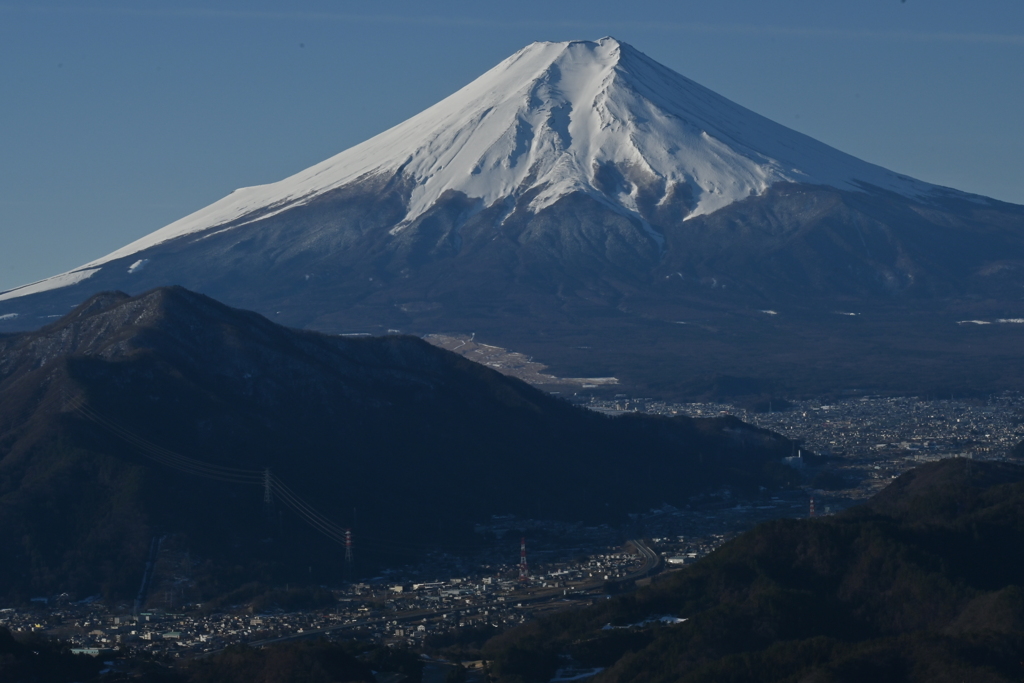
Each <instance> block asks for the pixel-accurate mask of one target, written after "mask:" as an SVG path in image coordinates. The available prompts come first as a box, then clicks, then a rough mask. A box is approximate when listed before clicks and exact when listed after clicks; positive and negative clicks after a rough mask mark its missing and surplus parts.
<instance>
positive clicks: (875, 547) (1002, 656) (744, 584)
mask: <svg viewBox="0 0 1024 683" xmlns="http://www.w3.org/2000/svg"><path fill="white" fill-rule="evenodd" d="M1022 562H1024V467H1021V466H1019V465H1011V464H1003V463H985V462H971V461H969V460H945V461H941V462H937V463H932V464H928V465H924V466H921V467H919V468H917V469H915V470H912V471H911V472H908V473H907V474H904V475H903V476H901V477H900V478H899V479H898V480H896V481H895V482H894V483H893V484H892V485H890V486H889V487H888V488H886V489H885V490H884V491H882V492H881V493H879V494H878V495H876V496H875V497H874V498H873V499H872V500H871V501H869V502H868V503H867V504H865V505H861V506H858V507H855V508H850V509H849V510H846V511H845V512H843V513H842V514H839V515H836V516H834V517H827V518H820V519H814V520H779V521H774V522H768V523H765V524H762V525H760V526H759V527H757V528H755V529H754V530H752V531H750V532H748V533H746V534H743V535H742V536H740V537H738V538H736V539H735V540H733V541H731V542H729V543H727V544H725V545H724V546H722V547H721V548H720V549H719V550H717V551H716V552H714V553H713V554H711V555H710V556H708V557H707V558H705V559H703V560H701V561H699V562H698V563H696V564H695V565H693V566H691V567H688V568H686V569H684V570H682V571H679V572H677V573H673V574H671V575H669V576H666V577H664V580H663V581H661V582H660V583H656V584H655V585H654V586H652V587H650V588H648V589H644V590H641V591H640V592H638V593H636V594H634V595H629V596H625V597H622V598H619V599H616V600H612V601H609V602H607V603H603V604H601V605H599V606H596V607H593V608H591V609H589V610H583V611H576V612H572V613H566V614H562V615H558V616H555V617H552V618H551V619H548V620H545V621H542V622H539V623H535V624H529V625H526V626H523V627H521V628H519V629H517V630H515V631H512V632H509V633H507V634H505V635H503V636H499V637H498V638H496V639H493V640H492V641H491V642H490V643H489V644H488V645H487V648H488V649H489V651H490V655H491V656H492V657H494V658H495V659H496V668H497V669H498V671H499V680H502V681H539V680H548V678H550V672H551V671H553V667H554V666H557V663H558V661H559V660H558V655H559V654H562V653H566V652H567V653H571V654H572V655H573V656H574V657H575V658H576V660H577V661H578V662H579V663H580V664H582V665H583V666H591V667H605V670H604V671H603V672H602V673H601V674H599V675H598V676H597V677H596V678H595V679H593V680H594V683H610V682H611V681H617V682H625V681H644V682H645V683H647V682H649V683H656V682H661V681H684V682H695V681H702V682H703V681H733V682H735V683H740V682H746V681H749V682H750V683H754V682H755V681H756V682H757V683H774V682H779V683H781V682H782V681H787V682H789V681H823V682H824V681H828V682H835V683H839V682H844V683H845V682H849V683H854V682H858V681H865V680H876V681H922V682H923V681H950V682H953V681H961V680H971V681H1017V680H1020V676H1021V664H1020V657H1019V655H1020V652H1021V651H1022V648H1024V589H1022V588H1021V572H1020V567H1021V566H1022ZM663 615H674V616H677V617H681V618H684V619H686V621H684V622H682V623H679V624H673V625H664V624H660V623H659V624H650V623H648V624H647V625H641V626H630V625H633V624H639V623H640V622H643V621H645V620H648V619H651V618H652V617H654V618H657V617H661V616H663ZM609 624H610V625H611V626H613V627H614V626H621V627H622V628H611V627H609V628H606V625H609Z"/></svg>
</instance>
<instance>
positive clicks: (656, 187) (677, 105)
mask: <svg viewBox="0 0 1024 683" xmlns="http://www.w3.org/2000/svg"><path fill="white" fill-rule="evenodd" d="M396 174H399V175H401V176H403V177H404V178H405V179H406V180H407V181H408V182H409V184H410V186H411V187H412V191H411V194H410V196H409V197H408V198H407V206H406V213H405V216H404V218H403V219H402V220H401V221H400V222H399V223H398V224H396V225H395V226H393V227H392V228H391V232H392V233H397V232H399V231H401V230H403V229H404V228H405V227H406V226H408V225H409V224H410V223H412V222H413V221H414V220H415V219H417V218H419V217H420V216H422V215H423V214H424V213H425V212H427V211H428V210H429V209H430V208H431V207H433V206H435V205H436V204H437V202H438V201H439V200H440V199H441V198H442V197H443V196H445V195H446V193H448V192H451V191H454V192H458V193H462V194H464V195H466V196H467V197H468V198H470V199H472V200H473V208H472V209H471V211H470V213H473V212H476V211H479V210H482V209H484V208H487V207H492V206H494V205H495V204H499V203H501V204H503V205H504V206H505V207H507V208H506V213H510V212H511V211H512V210H513V209H514V208H516V205H517V202H518V201H519V200H520V199H521V198H523V197H524V196H525V195H527V194H529V199H528V206H527V208H528V209H529V210H531V211H533V212H537V211H540V210H543V209H545V208H547V207H550V206H551V205H553V204H554V203H555V202H556V201H558V200H559V199H560V198H562V197H565V196H567V195H569V194H571V193H574V192H583V193H585V194H587V195H589V196H591V197H593V198H595V199H597V200H598V201H600V202H602V203H604V204H606V205H607V206H609V207H610V208H612V209H613V210H615V211H618V212H621V213H624V214H626V215H630V216H635V217H637V218H639V219H640V220H641V221H642V222H643V223H644V225H645V229H647V230H648V232H649V234H650V235H651V236H652V237H653V238H654V239H655V240H656V241H659V242H660V240H661V236H660V235H659V234H658V233H657V232H656V231H653V230H651V229H650V226H649V225H648V218H649V217H648V216H647V215H646V214H647V213H649V211H646V210H645V207H644V204H647V205H654V206H657V205H661V204H663V203H665V202H666V201H669V200H672V199H676V198H680V197H683V198H685V201H686V202H687V205H688V206H687V212H686V216H685V217H686V218H692V217H696V216H700V215H705V214H709V213H713V212H715V211H717V210H719V209H721V208H723V207H725V206H728V205H730V204H732V203H734V202H737V201H740V200H742V199H745V198H747V197H750V196H756V195H760V194H762V193H763V192H764V191H765V190H766V189H767V188H768V187H769V186H771V185H773V184H775V183H779V182H794V183H807V184H812V185H827V186H832V187H835V188H839V189H847V190H858V189H863V188H864V187H865V186H872V187H876V188H882V189H885V190H890V191H893V192H896V193H899V194H902V195H905V196H908V197H916V198H920V197H924V196H926V195H927V194H929V193H930V192H932V191H935V190H937V189H938V188H936V187H935V186H932V185H929V184H927V183H923V182H920V181H916V180H913V179H911V178H907V177H905V176H900V175H898V174H895V173H892V172H889V171H887V170H885V169H883V168H881V167H878V166H875V165H872V164H868V163H866V162H863V161H860V160H858V159H856V158H854V157H852V156H850V155H847V154H844V153H842V152H839V151H838V150H835V149H832V148H830V147H828V146H827V145H824V144H822V143H820V142H817V141H815V140H813V139H811V138H809V137H807V136H805V135H803V134H800V133H797V132H796V131H793V130H790V129H788V128H786V127H784V126H781V125H779V124H776V123H774V122H772V121H769V120H768V119H766V118H764V117H762V116H759V115H757V114H755V113H753V112H751V111H749V110H747V109H744V108H743V107H741V106H739V105H737V104H735V103H733V102H730V101H729V100H727V99H725V98H723V97H721V96H719V95H717V94H715V93H713V92H711V91H710V90H708V89H706V88H704V87H702V86H700V85H698V84H696V83H694V82H693V81H691V80H689V79H687V78H685V77H683V76H681V75H679V74H677V73H675V72H674V71H672V70H670V69H668V68H666V67H664V66H662V65H660V64H658V63H657V62H654V61H653V60H651V59H650V58H648V57H647V56H646V55H644V54H642V53H641V52H639V51H637V50H636V49H634V48H632V47H631V46H629V45H626V44H624V43H621V42H619V41H617V40H615V39H613V38H604V39H601V40H599V41H597V42H587V41H574V42H564V43H534V44H532V45H529V46H527V47H526V48H524V49H522V50H520V51H519V52H517V53H516V54H514V55H512V56H511V57H509V58H508V59H506V60H505V61H503V62H502V63H500V64H498V65H497V66H496V67H494V68H493V69H491V70H490V71H488V72H487V73H485V74H483V75H482V76H480V77H479V78H478V79H476V80H475V81H473V82H472V83H470V84H469V85H467V86H466V87H464V88H463V89H461V90H459V91H458V92H456V93H455V94H453V95H451V96H449V97H448V98H446V99H444V100H442V101H441V102H439V103H438V104H436V105H434V106H433V107H430V108H429V109H427V110H425V111H423V112H422V113H420V114H418V115H417V116H414V117H412V118H411V119H409V120H407V121H405V122H404V123H401V124H399V125H398V126H395V127H394V128H392V129H390V130H388V131H385V132H384V133H381V134H380V135H377V136H376V137H374V138H371V139H370V140H367V141H366V142H364V143H362V144H359V145H356V146H355V147H352V148H351V149H348V150H346V151H344V152H342V153H340V154H338V155H336V156H334V157H332V158H330V159H328V160H326V161H324V162H322V163H320V164H317V165H315V166H312V167H310V168H308V169H306V170H304V171H302V172H300V173H297V174H295V175H294V176H292V177H290V178H287V179H285V180H282V181H280V182H277V183H273V184H269V185H262V186H257V187H248V188H243V189H239V190H236V191H235V192H233V193H232V194H230V195H229V196H227V197H225V198H224V199H222V200H220V201H218V202H216V203H214V204H212V205H210V206H208V207H206V208H204V209H201V210H200V211H197V212H195V213H193V214H191V215H189V216H186V217H185V218H182V219H181V220H179V221H176V222H174V223H172V224H170V225H168V226H166V227H164V228H162V229H160V230H157V231H156V232H154V233H152V234H150V235H147V236H146V237H143V238H142V239H140V240H137V241H135V242H132V243H131V244H128V245H126V246H125V247H123V248H121V249H118V250H117V251H115V252H113V253H111V254H108V255H107V256H104V257H102V258H100V259H97V260H96V261H93V262H91V263H89V264H86V265H85V266H83V267H81V268H79V269H75V270H74V271H71V272H72V273H75V274H77V277H71V278H69V277H68V274H62V275H60V276H57V278H54V279H51V280H47V281H43V282H42V283H34V284H33V285H30V286H28V287H27V288H19V289H17V290H12V291H10V292H7V293H4V294H2V295H0V300H4V299H9V298H13V297H17V296H21V295H24V294H28V293H35V292H38V291H42V290H45V289H47V288H51V287H61V286H65V285H66V284H67V283H68V282H69V281H73V282H78V281H81V280H83V279H84V278H86V277H88V276H89V275H91V274H92V272H87V269H93V268H96V267H98V266H101V265H103V264H106V263H109V262H111V261H113V260H117V259H120V258H123V257H126V256H130V255H132V254H136V253H139V252H141V251H144V250H146V249H147V248H150V247H153V246H155V245H158V244H161V243H163V242H167V241H169V240H173V239H175V238H179V237H182V236H185V235H189V234H192V233H197V232H202V231H208V230H211V229H213V228H217V227H219V226H226V225H228V224H230V226H231V228H232V229H234V228H238V227H241V226H245V225H248V224H251V223H252V222H255V221H265V220H266V219H268V218H270V217H273V216H275V215H277V214H279V213H281V212H283V211H286V210H288V209H290V208H294V207H296V206H300V205H303V204H306V203H308V202H310V201H311V200H313V199H314V198H316V197H318V196H322V195H324V194H326V193H328V192H330V191H332V190H335V189H337V188H340V187H343V186H345V185H348V184H353V183H357V182H360V181H364V180H366V179H368V178H373V177H390V176H394V175H396Z"/></svg>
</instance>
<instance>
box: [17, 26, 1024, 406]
mask: <svg viewBox="0 0 1024 683" xmlns="http://www.w3.org/2000/svg"><path fill="white" fill-rule="evenodd" d="M169 284H178V285H183V286H185V287H188V288H190V289H194V290H198V291H200V292H203V293H205V294H208V295H211V296H213V297H216V298H218V299H221V300H223V301H225V302H226V303H229V304H230V305H232V306H238V307H245V308H251V309H254V310H256V311H259V312H260V313H263V314H265V315H269V316H271V317H272V318H273V319H275V320H277V321H279V322H282V323H284V324H288V325H292V326H296V327H306V328H312V329H318V330H321V331H327V332H336V333H362V332H365V333H385V332H387V331H388V330H401V331H403V332H412V333H417V334H426V333H431V332H445V333H454V334H465V335H469V334H471V333H474V332H475V333H476V334H477V335H478V336H479V337H480V338H482V339H486V340H488V341H493V342H495V343H500V344H502V345H504V346H509V347H513V348H515V349H517V350H521V351H525V352H527V353H531V354H534V355H535V356H536V357H537V358H538V359H540V360H542V361H544V362H546V363H549V364H551V365H552V366H554V369H555V370H556V371H560V372H564V373H569V374H572V375H576V376H597V375H601V376H605V375H607V376H612V375H614V376H617V377H619V378H620V380H622V381H623V382H624V383H627V384H630V383H631V384H633V385H635V386H636V387H643V388H645V389H650V390H651V391H668V392H674V391H683V392H690V393H692V392H694V391H696V392H697V393H700V392H702V391H705V390H706V389H707V388H706V386H705V385H707V386H711V385H714V386H721V385H722V382H723V381H725V382H726V383H728V382H732V381H734V380H737V381H738V382H739V385H740V386H741V389H740V390H739V391H740V393H750V392H754V393H758V392H781V391H787V392H799V391H803V390H807V391H811V390H814V391H817V390H820V389H821V388H822V387H823V386H826V385H827V386H832V387H840V386H841V387H846V388H849V387H851V386H857V387H861V388H863V389H864V390H870V391H889V390H892V391H921V390H924V391H931V390H935V391H940V390H941V391H944V390H946V389H947V388H948V387H949V386H950V385H957V386H959V385H962V384H964V383H965V382H966V384H967V385H970V384H971V383H972V382H973V383H974V384H976V385H978V386H977V388H979V389H981V388H984V389H986V390H992V389H995V388H998V386H997V385H998V384H999V381H1011V380H1012V381H1016V380H1013V378H1014V377H1017V378H1019V379H1024V361H1020V360H1017V356H1018V355H1019V354H1017V353H1016V351H1015V350H1014V349H1015V348H1016V347H1017V344H1019V341H1020V340H1019V339H1017V337H1018V331H1020V332H1024V326H1021V325H1012V324H1002V323H998V322H996V321H1000V320H1002V321H1011V320H1017V319H1022V318H1024V301H1022V300H1024V207H1020V206H1016V205H1012V204H1006V203H1002V202H998V201H996V200H992V199H988V198H985V197H982V196H978V195H970V194H966V193H962V192H958V191H956V190H953V189H950V188H944V187H939V186H936V185H931V184H929V183H925V182H922V181H919V180H915V179H913V178H909V177H906V176H903V175H900V174H897V173H893V172H891V171H888V170H886V169H883V168H881V167H879V166H875V165H873V164H870V163H867V162H864V161H861V160H859V159H856V158H854V157H852V156H850V155H848V154H845V153H843V152H840V151H838V150H835V149H833V148H831V147H829V146H827V145H825V144H823V143H820V142H817V141H815V140H813V139H811V138H809V137H807V136H805V135H803V134H801V133H798V132H796V131H793V130H790V129H788V128H786V127H784V126H781V125H779V124H777V123H774V122H772V121H770V120H768V119H766V118H764V117H762V116H759V115H758V114H755V113H754V112H751V111H749V110H747V109H745V108H743V107H741V106H739V105H737V104H735V103H733V102H731V101H729V100H727V99H725V98H723V97H721V96H719V95H717V94H715V93H713V92H711V91H710V90H708V89H706V88H704V87H702V86H700V85H698V84H697V83H694V82H693V81H691V80H689V79H687V78H685V77H683V76H681V75H679V74H677V73H675V72H674V71H672V70H670V69H668V68H666V67H664V66H662V65H661V64H658V63H657V62H655V61H653V60H652V59H650V58H649V57H647V56H646V55H644V54H643V53H641V52H639V51H638V50H636V49H635V48H633V47H631V46H629V45H627V44H625V43H622V42H620V41H617V40H615V39H612V38H604V39H601V40H598V41H596V42H589V41H573V42H564V43H534V44H532V45H529V46H527V47H526V48H524V49H522V50H520V51H519V52H517V53H516V54H514V55H512V56H511V57H509V58H508V59H506V60H505V61H503V62H502V63H500V64H498V65H497V66H495V67H494V68H493V69H491V70H490V71H488V72H487V73H485V74H483V75H482V76H480V77H479V78H478V79H476V80H475V81H473V82H472V83H470V84H469V85H467V86H466V87H464V88H463V89H461V90H459V91H458V92H456V93H454V94H453V95H451V96H449V97H448V98H446V99H444V100H442V101H441V102H439V103H437V104H436V105H434V106H432V107H430V108H429V109H427V110H425V111H423V112H422V113H420V114H418V115H416V116H414V117H412V118H411V119H409V120H407V121H405V122H404V123H401V124H399V125H398V126H395V127H394V128H392V129H390V130H387V131H385V132H383V133H381V134H379V135H377V136H376V137H374V138H371V139H369V140H367V141H366V142H363V143H362V144H359V145H357V146H355V147H352V148H351V149H348V150H346V151H344V152H341V153H340V154H337V155H336V156H334V157H331V158H330V159H327V160H326V161H324V162H322V163H320V164H317V165H315V166H312V167H311V168H308V169H306V170H304V171H302V172H300V173H297V174H295V175H294V176H292V177H290V178H286V179H284V180H282V181H280V182H277V183H272V184H269V185H261V186H258V187H250V188H244V189H240V190H237V191H235V192H233V193H232V194H230V195H229V196H227V197H225V198H224V199H222V200H220V201H218V202H216V203H214V204H212V205H210V206H208V207H206V208H204V209H202V210H200V211H197V212H196V213H194V214H192V215H189V216H186V217H185V218H182V219H181V220H179V221H176V222H174V223H172V224H170V225H168V226H166V227H164V228H162V229H160V230H157V231H156V232H154V233H152V234H150V235H148V236H146V237H143V238H142V239H140V240H137V241H135V242H133V243H131V244H129V245H127V246H125V247H123V248H121V249H118V250H117V251H115V252H113V253H111V254H108V255H107V256H104V257H103V258H100V259H97V260H95V261H93V262H91V263H87V264H85V265H83V266H81V267H79V268H76V269H74V270H72V271H69V272H66V273H62V274H60V275H56V276H54V277H51V278H48V279H46V280H43V281H41V282H36V283H33V284H29V285H26V286H23V287H19V288H16V289H13V290H10V291H7V292H3V293H0V326H3V327H0V329H8V330H15V329H28V328H33V327H38V326H39V325H41V324H43V323H45V322H46V321H47V319H48V317H53V316H58V315H62V314H63V313H65V312H67V311H68V310H69V309H70V308H71V307H72V306H73V305H76V304H78V303H80V302H81V301H82V300H83V299H85V298H86V297H88V296H89V295H91V294H93V293H95V292H97V291H102V290H113V289H117V290H124V291H126V292H129V293H132V294H135V293H138V292H142V291H145V290H148V289H150V288H153V287H157V286H163V285H169ZM965 321H974V322H983V323H984V322H991V323H992V324H991V325H977V324H974V325H968V326H966V327H965V325H962V324H961V325H958V324H957V323H962V322H965ZM968 328H971V329H968ZM971 335H974V336H973V337H972V336H971ZM978 335H982V337H983V338H978ZM985 335H988V336H985ZM924 347H928V348H927V349H925V348H924ZM972 347H974V348H976V349H977V347H985V348H986V353H985V354H984V355H979V354H978V353H977V350H975V352H969V349H970V348H972ZM1004 351H1005V353H1004ZM809 352H813V353H810V355H808V353H809ZM964 359H966V360H964ZM972 359H973V360H972ZM954 360H955V361H956V362H957V363H958V366H957V368H958V369H957V370H956V373H958V374H956V373H955V376H953V375H950V374H949V373H948V372H945V369H948V367H947V366H948V365H949V363H951V362H953V361H954ZM965 363H966V364H965ZM972 363H973V365H972ZM993 363H996V364H997V365H998V366H999V368H998V371H997V370H996V369H995V368H994V366H993V365H992V364H993ZM1007 363H1008V364H1009V365H1007ZM1011 366H1012V368H1011ZM1018 366H1020V367H1019V368H1018ZM893 367H897V368H899V371H898V372H895V373H894V372H892V371H891V369H892V368H893ZM1018 370H1019V373H1018ZM997 376H998V378H1002V379H1001V380H998V378H997ZM986 378H989V379H991V380H992V381H989V379H986ZM709 382H710V384H708V383H709ZM993 382H994V383H993ZM982 385H984V386H982ZM968 388H969V387H968ZM716 391H717V390H716Z"/></svg>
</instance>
